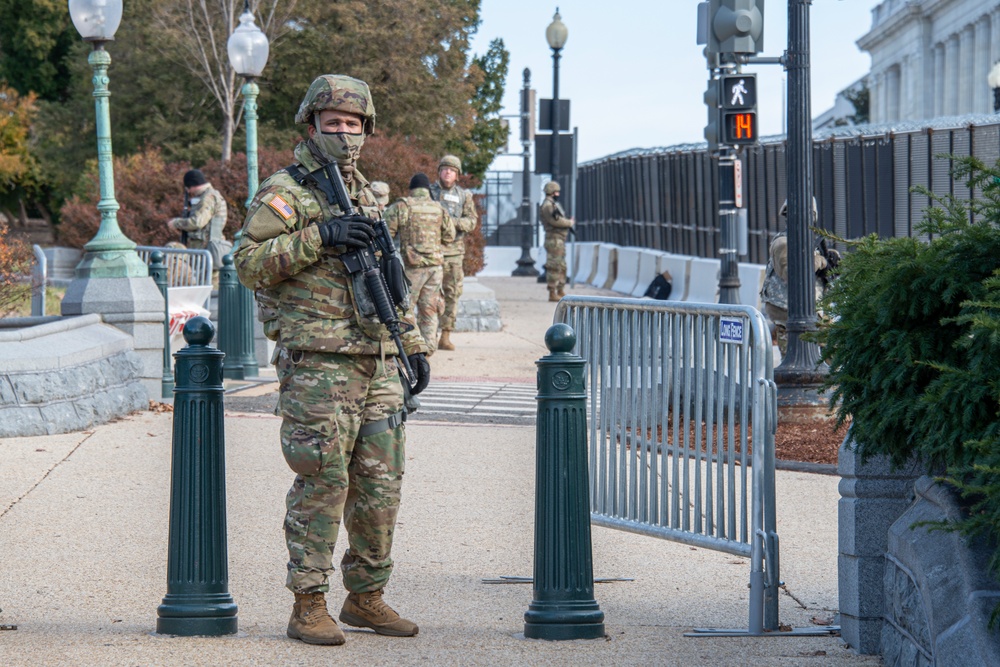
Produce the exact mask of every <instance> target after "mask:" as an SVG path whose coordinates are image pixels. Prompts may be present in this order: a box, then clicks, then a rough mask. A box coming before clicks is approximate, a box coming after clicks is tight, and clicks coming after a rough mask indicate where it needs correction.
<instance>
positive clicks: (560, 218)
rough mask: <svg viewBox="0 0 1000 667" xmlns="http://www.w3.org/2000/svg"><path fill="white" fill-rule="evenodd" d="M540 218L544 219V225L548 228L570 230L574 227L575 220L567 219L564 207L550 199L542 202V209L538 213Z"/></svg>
mask: <svg viewBox="0 0 1000 667" xmlns="http://www.w3.org/2000/svg"><path fill="white" fill-rule="evenodd" d="M538 217H540V218H541V219H542V224H543V225H545V226H546V227H554V228H556V229H569V228H570V227H572V226H573V219H572V218H567V217H566V215H565V214H564V213H563V210H562V207H561V206H559V204H557V203H556V202H555V201H553V200H552V199H551V198H549V197H546V198H545V201H544V202H542V209H541V210H540V211H539V212H538Z"/></svg>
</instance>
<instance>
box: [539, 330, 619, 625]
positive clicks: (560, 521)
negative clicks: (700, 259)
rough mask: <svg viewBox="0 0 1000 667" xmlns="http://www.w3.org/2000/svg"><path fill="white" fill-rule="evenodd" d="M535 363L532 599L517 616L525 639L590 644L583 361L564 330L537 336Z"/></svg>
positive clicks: (600, 616) (594, 615)
mask: <svg viewBox="0 0 1000 667" xmlns="http://www.w3.org/2000/svg"><path fill="white" fill-rule="evenodd" d="M545 345H546V347H548V348H549V351H550V354H548V355H546V356H545V357H542V358H541V359H539V360H538V361H537V362H535V364H536V365H537V366H538V397H537V400H538V418H537V426H536V428H537V432H536V440H535V450H536V451H535V456H536V465H535V568H534V579H533V582H534V589H533V591H532V596H533V600H532V602H531V605H530V606H529V607H528V611H527V612H525V614H524V636H525V637H528V638H531V639H596V638H598V637H603V636H604V612H603V611H601V609H600V607H599V606H598V605H597V601H596V600H595V599H594V559H593V550H592V546H591V540H590V498H589V497H588V489H589V488H590V485H589V483H588V469H587V405H586V392H585V387H584V366H585V365H586V363H587V362H586V361H585V360H584V359H582V358H581V357H579V356H577V355H575V354H573V347H574V346H575V345H576V334H575V333H574V332H573V329H572V328H571V327H570V326H569V325H567V324H554V325H552V326H551V327H549V330H548V331H546V332H545Z"/></svg>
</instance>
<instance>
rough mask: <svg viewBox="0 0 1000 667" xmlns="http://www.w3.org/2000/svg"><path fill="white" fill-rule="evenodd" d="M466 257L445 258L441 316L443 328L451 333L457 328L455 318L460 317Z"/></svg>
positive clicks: (453, 256)
mask: <svg viewBox="0 0 1000 667" xmlns="http://www.w3.org/2000/svg"><path fill="white" fill-rule="evenodd" d="M464 259H465V256H464V255H451V256H446V257H445V258H444V278H443V279H442V281H441V292H442V293H443V294H444V314H443V315H442V316H441V328H442V329H445V330H447V331H451V330H452V329H454V328H455V317H456V316H457V315H458V297H460V296H462V279H463V278H464V277H465V274H464V273H463V272H462V260H464Z"/></svg>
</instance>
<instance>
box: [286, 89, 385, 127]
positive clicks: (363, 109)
mask: <svg viewBox="0 0 1000 667" xmlns="http://www.w3.org/2000/svg"><path fill="white" fill-rule="evenodd" d="M323 109H334V110H336V111H346V112H347V113H354V114H357V115H359V116H361V118H362V119H363V120H364V132H365V134H372V133H373V132H375V103H374V102H372V93H371V91H370V90H369V89H368V84H367V83H365V82H364V81H361V80H359V79H355V78H352V77H349V76H343V75H341V74H324V75H322V76H319V77H317V78H316V80H315V81H313V82H312V85H310V86H309V90H307V91H306V96H305V97H304V98H303V99H302V104H300V105H299V110H298V113H296V114H295V122H296V123H302V124H304V125H309V124H311V123H312V118H313V115H314V114H316V112H318V111H322V110H323Z"/></svg>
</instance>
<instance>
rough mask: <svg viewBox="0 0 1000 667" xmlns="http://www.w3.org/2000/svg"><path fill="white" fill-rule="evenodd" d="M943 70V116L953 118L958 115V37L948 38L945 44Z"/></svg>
mask: <svg viewBox="0 0 1000 667" xmlns="http://www.w3.org/2000/svg"><path fill="white" fill-rule="evenodd" d="M944 69H945V89H944V115H945V116H954V115H956V114H957V113H958V99H959V98H958V91H959V85H958V84H959V76H960V71H959V66H958V35H952V36H951V37H949V38H948V41H947V43H946V44H945V54H944Z"/></svg>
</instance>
